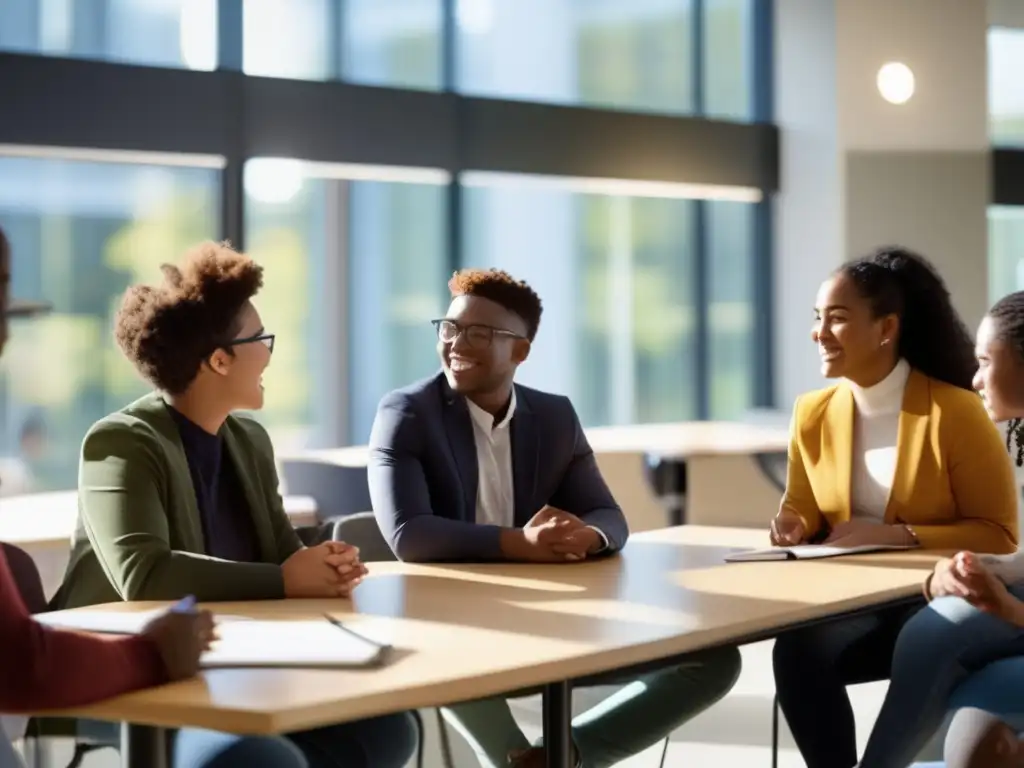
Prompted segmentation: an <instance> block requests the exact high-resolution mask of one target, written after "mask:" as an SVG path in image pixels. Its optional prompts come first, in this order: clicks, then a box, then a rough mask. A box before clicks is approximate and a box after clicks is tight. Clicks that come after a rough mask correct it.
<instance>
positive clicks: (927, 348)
mask: <svg viewBox="0 0 1024 768" xmlns="http://www.w3.org/2000/svg"><path fill="white" fill-rule="evenodd" d="M838 272H839V274H842V275H845V276H846V277H849V278H850V279H851V280H852V281H853V283H854V285H855V286H856V287H857V291H858V292H859V293H860V295H861V296H863V297H864V298H865V299H867V300H868V301H869V302H870V303H871V307H872V310H873V312H874V315H875V317H881V316H883V315H889V314H894V315H896V316H897V317H898V318H899V321H900V333H899V342H898V347H897V354H898V355H899V356H900V357H902V358H904V359H905V360H906V361H907V362H908V363H909V364H910V366H911V367H913V368H916V369H917V370H919V371H921V373H923V374H925V375H926V376H930V377H931V378H933V379H938V380H939V381H944V382H946V383H947V384H952V385H953V386H955V387H960V388H961V389H966V390H970V391H972V392H973V391H974V386H973V383H972V382H973V380H974V374H975V372H976V371H977V370H978V362H977V360H976V359H975V357H974V339H973V337H972V336H971V334H970V332H969V331H968V330H967V326H966V325H965V324H964V321H963V320H962V319H961V318H960V315H959V314H957V311H956V309H954V308H953V302H952V300H951V299H950V296H949V290H948V289H947V288H946V285H945V283H944V282H943V281H942V278H941V277H939V274H938V272H936V271H935V268H934V267H933V266H932V265H931V264H930V263H929V262H928V261H927V260H926V259H925V258H924V257H923V256H919V255H918V254H916V253H913V252H912V251H909V250H907V249H906V248H901V247H887V248H880V249H879V250H877V251H875V252H874V253H872V254H871V255H869V256H865V257H864V258H861V259H857V260H856V261H851V262H848V263H846V264H844V265H843V266H842V267H840V268H839V270H838Z"/></svg>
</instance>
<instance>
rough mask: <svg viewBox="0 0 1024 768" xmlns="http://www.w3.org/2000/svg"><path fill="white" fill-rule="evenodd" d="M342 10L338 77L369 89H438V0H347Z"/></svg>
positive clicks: (440, 24) (439, 35)
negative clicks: (340, 60)
mask: <svg viewBox="0 0 1024 768" xmlns="http://www.w3.org/2000/svg"><path fill="white" fill-rule="evenodd" d="M342 7H343V8H344V17H343V18H342V19H341V34H342V42H341V51H342V57H343V66H342V77H344V78H345V79H346V80H351V81H352V82H356V83H365V84H367V85H389V86H395V87H402V88H426V89H435V90H436V89H438V88H440V87H441V84H442V83H441V58H442V56H441V28H442V26H443V24H442V18H441V17H442V0H346V2H344V3H342Z"/></svg>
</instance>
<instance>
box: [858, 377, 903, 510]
mask: <svg viewBox="0 0 1024 768" xmlns="http://www.w3.org/2000/svg"><path fill="white" fill-rule="evenodd" d="M909 377H910V365H908V364H907V361H906V360H902V359H901V360H900V361H899V362H898V363H897V364H896V367H895V368H893V369H892V371H891V372H890V373H889V375H888V376H886V377H885V378H884V379H882V380H881V381H880V382H878V383H877V384H875V385H874V386H873V387H861V386H858V385H857V384H854V383H853V382H852V381H850V382H848V383H849V386H850V389H851V390H852V391H853V402H854V405H855V406H856V409H857V418H856V419H855V420H854V431H853V466H852V467H851V471H850V505H851V508H852V512H853V517H854V518H858V519H861V520H871V521H873V522H879V523H880V522H882V521H883V519H884V518H885V508H886V507H887V506H888V505H889V493H890V491H891V490H892V480H893V476H894V474H895V473H896V458H897V457H896V440H897V436H898V434H899V427H900V410H901V409H902V407H903V390H904V389H905V388H906V386H907V379H908V378H909Z"/></svg>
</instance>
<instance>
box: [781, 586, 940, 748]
mask: <svg viewBox="0 0 1024 768" xmlns="http://www.w3.org/2000/svg"><path fill="white" fill-rule="evenodd" d="M924 604H925V603H924V599H923V598H922V599H921V602H920V603H915V604H914V605H912V606H901V607H897V608H884V609H881V610H879V611H876V612H874V613H867V614H858V615H856V616H851V617H847V618H841V619H836V620H835V621H831V622H828V623H823V624H815V625H813V626H810V627H804V628H802V629H796V630H793V631H792V632H788V633H786V634H784V635H780V636H779V638H778V639H777V640H776V641H775V651H774V654H773V658H772V663H773V667H774V670H775V690H776V692H777V693H778V696H779V706H780V707H781V709H782V713H783V715H784V716H785V718H786V722H787V723H788V724H789V729H790V731H792V733H793V738H794V739H795V741H796V745H797V748H798V749H799V750H800V754H801V755H802V756H803V758H804V762H806V763H807V768H853V766H855V765H856V764H857V741H856V728H855V725H854V720H853V708H852V706H851V705H850V697H849V696H848V695H847V693H846V686H848V685H853V684H856V683H869V682H874V681H876V680H888V679H889V673H890V667H891V664H892V652H893V648H894V647H895V645H896V638H897V636H898V635H899V633H900V630H901V629H902V628H903V625H904V624H905V623H906V622H907V620H908V619H909V618H910V617H911V616H913V615H914V614H915V613H916V612H917V611H919V610H920V609H921V608H922V607H924Z"/></svg>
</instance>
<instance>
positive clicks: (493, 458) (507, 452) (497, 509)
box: [466, 387, 516, 528]
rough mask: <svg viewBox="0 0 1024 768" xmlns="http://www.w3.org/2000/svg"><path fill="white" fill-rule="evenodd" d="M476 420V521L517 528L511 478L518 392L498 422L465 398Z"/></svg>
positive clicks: (514, 392)
mask: <svg viewBox="0 0 1024 768" xmlns="http://www.w3.org/2000/svg"><path fill="white" fill-rule="evenodd" d="M466 405H468V406H469V415H470V417H471V420H472V422H473V442H475V443H476V466H477V484H476V521H477V522H478V523H482V524H484V525H499V526H501V527H502V528H513V527H515V520H516V497H515V490H514V489H515V485H514V484H513V481H512V434H511V425H512V416H513V415H514V414H515V412H516V391H515V388H514V387H513V389H512V400H511V401H510V402H509V404H508V411H507V412H506V413H505V417H504V418H503V419H502V420H501V421H499V422H497V423H495V421H494V417H493V416H492V415H491V414H489V413H488V412H487V411H485V410H484V409H483V408H481V407H480V406H479V405H476V404H475V403H474V402H472V401H471V400H468V399H467V400H466Z"/></svg>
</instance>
